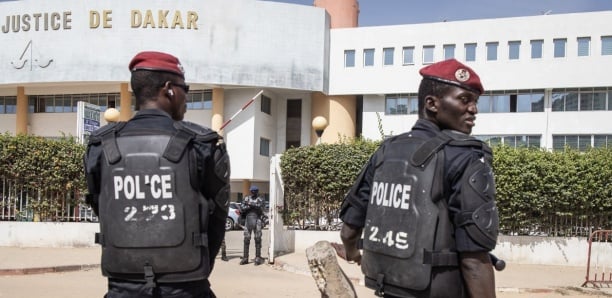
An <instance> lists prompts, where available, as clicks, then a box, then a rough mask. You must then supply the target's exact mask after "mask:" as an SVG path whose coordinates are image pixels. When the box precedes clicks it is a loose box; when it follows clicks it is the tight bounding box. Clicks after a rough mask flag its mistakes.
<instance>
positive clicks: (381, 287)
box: [374, 273, 385, 297]
mask: <svg viewBox="0 0 612 298" xmlns="http://www.w3.org/2000/svg"><path fill="white" fill-rule="evenodd" d="M384 280H385V275H384V274H382V273H379V274H378V275H376V290H375V291H374V295H376V296H378V297H384V296H385V283H384Z"/></svg>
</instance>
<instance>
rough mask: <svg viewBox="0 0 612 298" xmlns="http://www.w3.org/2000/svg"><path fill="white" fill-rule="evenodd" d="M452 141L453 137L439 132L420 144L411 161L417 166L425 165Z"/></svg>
mask: <svg viewBox="0 0 612 298" xmlns="http://www.w3.org/2000/svg"><path fill="white" fill-rule="evenodd" d="M450 141H452V138H451V137H449V136H448V135H446V134H443V133H439V134H437V135H436V136H435V137H433V138H431V139H429V140H427V141H425V143H423V144H422V145H421V146H419V148H418V149H417V150H416V151H415V152H414V154H412V158H411V160H410V162H411V163H412V165H413V166H415V167H423V166H424V165H425V163H426V162H427V161H428V160H429V159H430V158H431V156H432V155H434V154H435V153H436V152H438V151H440V150H441V149H442V148H443V147H444V146H445V145H446V144H448V143H449V142H450Z"/></svg>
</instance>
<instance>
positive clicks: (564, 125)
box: [0, 0, 612, 200]
mask: <svg viewBox="0 0 612 298" xmlns="http://www.w3.org/2000/svg"><path fill="white" fill-rule="evenodd" d="M315 6H316V7H311V6H303V5H293V4H285V3H277V2H265V1H256V0H199V1H196V0H185V1H172V2H169V1H162V0H153V1H145V0H134V1H117V0H109V1H103V2H87V1H80V0H64V1H42V0H23V1H9V2H0V45H1V47H2V51H0V132H9V133H12V134H16V133H30V134H35V135H41V136H45V137H58V136H61V135H63V134H66V135H76V134H77V132H76V127H77V124H76V122H77V113H76V106H77V105H76V102H77V101H87V102H90V103H94V104H96V105H99V106H101V108H102V110H103V111H104V110H105V109H106V108H107V107H116V108H118V109H120V110H121V119H122V120H127V119H129V118H130V117H131V115H132V114H133V112H134V111H133V109H134V107H133V101H132V96H131V93H130V87H129V76H130V74H129V71H128V69H127V65H128V63H129V61H130V59H131V58H132V57H133V56H134V55H135V54H136V53H137V52H139V51H143V50H158V51H164V52H168V53H172V54H173V55H175V56H177V57H179V59H180V60H181V62H182V64H183V66H184V67H185V70H186V81H187V83H188V84H189V85H191V90H193V91H190V98H189V100H190V103H189V105H188V107H189V110H188V112H187V114H186V120H189V121H193V122H196V123H199V124H202V125H205V126H208V127H212V128H213V129H216V130H218V129H219V128H220V127H221V126H222V124H223V123H225V122H227V121H228V120H230V118H231V117H232V116H233V115H234V114H235V113H236V112H237V111H239V110H240V109H241V108H242V107H243V106H244V105H245V104H246V103H247V102H248V101H249V99H251V97H253V96H254V95H255V94H257V93H258V92H259V91H260V90H263V95H262V96H261V97H258V98H257V99H256V100H255V101H254V103H253V104H252V105H250V106H249V107H247V108H246V109H245V110H244V111H242V112H240V113H239V114H238V115H237V116H236V117H235V118H231V122H230V123H229V124H228V125H227V126H226V127H225V128H224V129H223V131H222V133H223V135H224V137H225V139H226V142H227V144H228V150H229V153H230V156H231V163H232V177H231V179H232V192H233V197H232V199H233V200H235V199H237V198H239V197H240V195H241V193H246V192H247V191H246V190H247V189H248V187H249V186H250V185H251V184H253V183H254V184H257V185H259V186H260V189H262V192H263V193H266V192H267V181H268V179H269V160H270V156H272V155H274V154H278V153H282V152H284V151H285V150H286V148H288V147H291V146H304V145H310V144H313V143H314V142H315V141H316V136H315V134H314V132H313V129H312V128H311V121H312V119H313V118H314V117H316V116H324V117H326V118H327V120H328V122H329V126H328V128H327V129H326V130H325V132H324V134H323V137H322V140H323V141H324V142H334V141H336V140H337V139H338V136H349V137H352V136H356V135H363V136H364V137H366V138H370V139H380V137H381V135H380V132H379V129H378V121H379V120H378V119H379V118H380V121H382V126H383V129H384V133H385V134H386V135H390V134H399V133H402V132H405V131H408V130H409V129H410V127H411V126H412V125H413V123H414V122H415V121H416V114H414V112H415V107H416V92H417V88H418V84H419V81H420V76H419V74H418V70H419V69H420V68H421V67H423V66H424V65H426V64H429V63H433V62H436V61H440V60H443V59H445V58H448V57H455V58H457V59H458V60H460V61H462V62H464V63H466V64H468V65H470V66H471V67H472V68H473V69H474V70H476V71H477V72H478V73H479V75H480V77H481V79H482V81H483V85H484V87H485V89H486V90H487V92H486V94H484V95H483V96H481V98H480V102H479V111H480V114H479V115H478V120H477V122H476V123H477V126H476V127H475V128H474V131H473V133H474V135H476V136H478V137H481V138H485V139H488V140H491V141H492V142H501V141H503V142H504V143H506V144H511V145H521V144H527V145H535V146H541V147H544V148H548V149H551V148H561V147H563V146H564V145H565V144H568V145H573V146H578V147H580V148H584V147H585V146H612V120H610V119H612V75H610V74H609V70H610V69H612V11H604V12H592V13H577V14H562V15H541V16H533V17H519V18H505V19H486V20H472V21H457V22H440V23H430V24H415V25H399V26H379V27H357V26H356V25H357V16H358V4H357V3H356V1H355V0H316V1H315ZM326 11H327V13H326ZM101 124H104V121H103V120H102V123H101Z"/></svg>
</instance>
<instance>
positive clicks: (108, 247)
mask: <svg viewBox="0 0 612 298" xmlns="http://www.w3.org/2000/svg"><path fill="white" fill-rule="evenodd" d="M129 70H130V72H131V87H132V90H133V92H134V95H135V97H136V106H137V107H138V110H139V111H138V113H137V114H136V115H135V116H134V117H133V118H132V119H131V120H129V121H127V122H117V123H113V124H109V125H107V126H104V127H102V128H101V129H99V130H97V131H95V132H94V133H93V134H92V135H91V137H90V139H89V144H88V146H87V152H86V155H85V160H84V165H85V172H86V177H87V186H88V191H89V193H88V195H87V197H86V199H87V202H88V203H89V204H90V205H91V206H92V207H93V209H94V211H95V213H96V215H98V216H99V218H100V234H97V235H96V242H97V243H99V244H100V245H101V246H102V262H101V269H102V273H103V275H104V276H106V277H108V292H107V294H106V296H105V297H108V298H113V297H214V294H213V293H212V291H211V289H210V283H209V282H208V277H209V275H210V273H211V271H212V269H213V265H214V259H215V256H216V255H217V253H218V252H219V248H220V246H221V241H222V240H223V237H224V235H225V228H224V223H225V218H226V217H227V209H228V198H229V176H230V165H229V157H228V155H227V152H226V149H225V145H224V144H223V142H222V138H221V137H220V136H219V135H218V134H217V133H216V132H214V131H212V130H210V129H208V128H204V127H201V126H199V125H196V124H193V123H189V122H184V121H182V120H183V116H184V114H185V112H186V98H187V92H188V91H189V86H188V85H186V84H185V76H184V70H183V67H182V65H181V63H180V62H179V60H178V59H177V58H176V57H174V56H172V55H169V54H166V53H161V52H141V53H138V54H137V55H136V56H135V57H134V58H133V59H132V61H131V62H130V64H129ZM122 108H127V109H129V106H128V107H122Z"/></svg>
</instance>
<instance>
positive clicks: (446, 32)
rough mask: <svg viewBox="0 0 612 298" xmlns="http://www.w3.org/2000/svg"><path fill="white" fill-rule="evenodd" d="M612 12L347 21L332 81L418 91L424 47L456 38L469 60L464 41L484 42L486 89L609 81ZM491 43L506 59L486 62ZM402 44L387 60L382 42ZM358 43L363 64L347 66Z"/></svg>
mask: <svg viewBox="0 0 612 298" xmlns="http://www.w3.org/2000/svg"><path fill="white" fill-rule="evenodd" d="M610 19H612V11H603V12H593V13H576V14H559V15H542V16H533V17H517V18H503V19H488V20H470V21H456V22H439V23H427V24H414V25H398V26H378V27H361V28H342V29H333V30H331V31H330V35H331V43H330V88H329V93H330V94H332V95H335V94H385V93H401V92H413V93H416V92H417V91H418V90H417V89H418V83H419V82H420V80H421V77H420V75H419V73H418V71H419V69H420V68H422V67H423V63H422V48H423V46H435V50H434V61H441V60H443V59H444V58H443V45H445V44H455V45H456V49H455V57H457V59H458V60H460V61H465V59H464V58H465V52H464V44H465V43H477V52H476V61H474V62H468V63H467V64H468V65H469V66H470V67H472V68H474V70H476V72H477V73H478V74H479V75H480V78H481V80H482V82H483V85H484V87H485V89H486V90H508V89H530V88H555V87H593V86H609V85H610V79H609V76H608V75H607V74H606V69H610V68H611V67H612V58H611V57H610V56H603V57H602V56H601V41H600V37H601V36H606V35H611V34H612V32H611V31H610V29H609V28H610ZM584 36H590V37H591V55H590V56H588V57H577V54H576V52H577V41H576V38H577V37H584ZM553 38H567V51H566V57H563V58H553ZM532 39H543V40H544V47H543V58H541V59H531V56H530V54H531V48H530V47H531V46H530V40H532ZM514 40H520V41H521V49H520V59H519V60H508V58H507V57H508V52H507V51H508V50H507V48H508V46H507V44H508V41H514ZM487 42H499V47H498V60H497V61H486V46H485V44H486V43H487ZM405 46H414V48H415V51H414V61H415V64H414V65H406V66H404V65H402V48H403V47H405ZM386 47H394V48H395V52H394V54H395V55H394V58H395V59H394V60H395V63H394V65H392V66H382V49H383V48H386ZM368 48H374V49H375V56H374V57H375V59H374V66H372V67H363V49H368ZM350 49H354V50H355V51H356V53H355V64H356V65H355V67H353V68H345V67H344V50H350Z"/></svg>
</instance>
